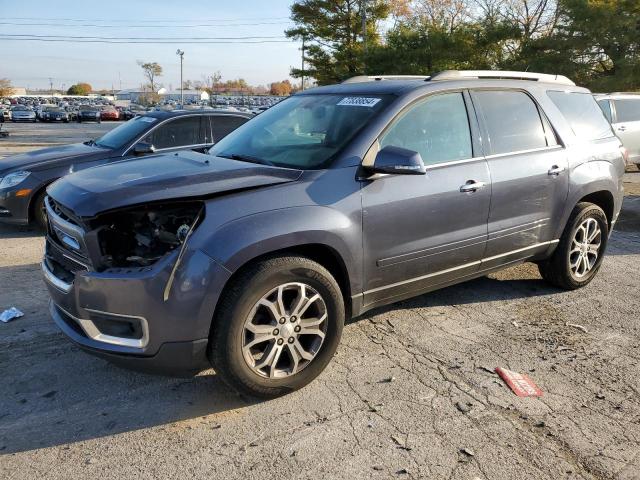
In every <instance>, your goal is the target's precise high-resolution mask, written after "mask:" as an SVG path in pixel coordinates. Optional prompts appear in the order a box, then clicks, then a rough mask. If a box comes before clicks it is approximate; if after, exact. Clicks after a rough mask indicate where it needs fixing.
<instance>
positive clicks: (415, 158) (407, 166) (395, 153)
mask: <svg viewBox="0 0 640 480" xmlns="http://www.w3.org/2000/svg"><path fill="white" fill-rule="evenodd" d="M373 171H374V172H375V173H390V174H396V175H424V174H426V173H427V169H426V167H425V166H424V162H423V161H422V157H421V156H420V154H419V153H418V152H416V151H413V150H408V149H406V148H401V147H394V146H393V145H387V146H386V147H384V148H383V149H382V150H380V151H379V152H378V154H377V155H376V159H375V160H374V163H373Z"/></svg>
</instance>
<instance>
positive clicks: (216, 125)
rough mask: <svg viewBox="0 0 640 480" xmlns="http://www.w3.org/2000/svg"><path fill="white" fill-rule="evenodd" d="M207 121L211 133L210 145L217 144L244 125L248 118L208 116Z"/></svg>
mask: <svg viewBox="0 0 640 480" xmlns="http://www.w3.org/2000/svg"><path fill="white" fill-rule="evenodd" d="M209 120H210V122H211V129H212V132H213V142H212V143H218V142H219V141H220V140H222V139H223V138H224V137H226V136H227V135H229V134H230V133H231V132H233V131H234V130H235V129H236V128H238V127H239V126H240V125H243V124H244V123H246V122H247V120H248V118H245V117H240V116H237V115H209Z"/></svg>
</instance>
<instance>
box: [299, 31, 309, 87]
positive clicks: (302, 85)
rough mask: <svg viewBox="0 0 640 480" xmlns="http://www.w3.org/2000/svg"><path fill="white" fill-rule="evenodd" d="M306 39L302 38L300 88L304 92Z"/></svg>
mask: <svg viewBox="0 0 640 480" xmlns="http://www.w3.org/2000/svg"><path fill="white" fill-rule="evenodd" d="M306 39H307V38H306V37H304V36H303V37H302V84H301V86H300V88H301V90H303V91H304V41H305V40H306Z"/></svg>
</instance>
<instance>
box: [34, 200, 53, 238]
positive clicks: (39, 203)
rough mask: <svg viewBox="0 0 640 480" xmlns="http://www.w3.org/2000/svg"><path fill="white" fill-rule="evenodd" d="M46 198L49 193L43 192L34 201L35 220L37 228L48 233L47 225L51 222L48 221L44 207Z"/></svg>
mask: <svg viewBox="0 0 640 480" xmlns="http://www.w3.org/2000/svg"><path fill="white" fill-rule="evenodd" d="M46 196H47V191H46V190H43V191H42V192H40V193H39V194H38V196H37V197H36V198H35V200H34V201H33V220H34V221H35V223H36V226H37V227H38V228H39V229H40V230H42V231H43V232H46V231H47V224H48V223H49V220H48V219H47V212H46V209H45V206H44V198H45V197H46Z"/></svg>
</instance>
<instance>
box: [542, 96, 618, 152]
mask: <svg viewBox="0 0 640 480" xmlns="http://www.w3.org/2000/svg"><path fill="white" fill-rule="evenodd" d="M547 95H548V96H549V98H550V99H551V101H552V102H553V103H554V104H555V106H556V107H558V110H560V113H562V115H563V116H564V118H565V119H566V120H567V122H568V123H569V126H570V127H571V130H573V133H574V134H575V135H576V137H578V138H580V139H582V140H598V139H600V138H607V137H612V136H613V131H612V130H611V125H610V124H609V122H608V121H607V119H606V117H605V114H604V113H603V112H602V110H601V109H600V107H599V106H598V104H597V103H596V101H595V99H594V98H593V95H591V94H590V93H581V92H559V91H549V92H547Z"/></svg>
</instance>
